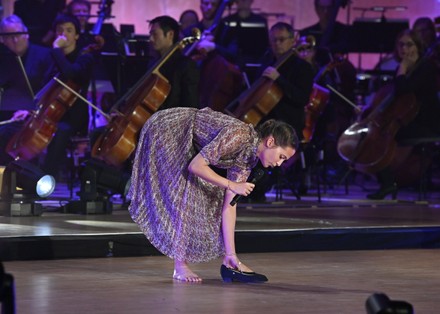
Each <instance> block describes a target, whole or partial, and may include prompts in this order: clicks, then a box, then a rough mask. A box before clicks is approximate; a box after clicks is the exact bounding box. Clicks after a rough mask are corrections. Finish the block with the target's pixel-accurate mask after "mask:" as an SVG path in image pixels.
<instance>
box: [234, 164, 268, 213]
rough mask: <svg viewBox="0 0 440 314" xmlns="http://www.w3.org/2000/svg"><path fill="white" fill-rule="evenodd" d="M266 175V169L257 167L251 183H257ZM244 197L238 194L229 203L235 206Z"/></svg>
mask: <svg viewBox="0 0 440 314" xmlns="http://www.w3.org/2000/svg"><path fill="white" fill-rule="evenodd" d="M263 175H264V170H262V169H257V170H255V172H254V173H253V178H252V179H251V181H250V182H251V183H254V184H255V183H256V182H257V181H258V180H260V179H261V178H262V177H263ZM242 197H243V195H240V194H236V195H235V196H234V198H233V199H232V201H231V202H230V203H229V205H231V206H234V205H235V204H237V203H238V201H239V200H240V199H241V198H242Z"/></svg>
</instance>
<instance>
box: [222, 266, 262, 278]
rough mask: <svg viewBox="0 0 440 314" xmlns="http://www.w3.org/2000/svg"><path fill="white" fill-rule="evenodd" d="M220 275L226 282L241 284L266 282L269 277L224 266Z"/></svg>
mask: <svg viewBox="0 0 440 314" xmlns="http://www.w3.org/2000/svg"><path fill="white" fill-rule="evenodd" d="M220 274H221V275H222V279H223V281H224V282H232V281H234V280H235V281H240V282H266V281H267V277H266V276H264V275H262V274H258V273H256V272H244V271H239V270H236V269H233V268H229V267H226V266H225V265H223V264H222V266H221V267H220Z"/></svg>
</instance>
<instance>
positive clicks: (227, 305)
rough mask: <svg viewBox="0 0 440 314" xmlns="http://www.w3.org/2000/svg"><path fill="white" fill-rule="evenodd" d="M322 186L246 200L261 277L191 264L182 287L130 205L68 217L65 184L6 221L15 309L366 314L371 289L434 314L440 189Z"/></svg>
mask: <svg viewBox="0 0 440 314" xmlns="http://www.w3.org/2000/svg"><path fill="white" fill-rule="evenodd" d="M326 192H327V193H325V194H323V195H322V198H321V201H320V202H318V199H317V197H316V195H310V196H307V197H303V198H302V199H301V200H296V199H295V197H294V196H293V195H292V193H291V192H290V191H284V194H283V200H282V201H279V200H278V201H275V195H274V194H273V193H269V194H268V201H267V202H266V203H262V204H239V208H238V220H237V233H236V239H237V251H238V252H239V253H240V257H241V259H242V260H243V262H245V263H247V264H249V266H251V267H253V268H254V269H255V270H256V271H258V272H262V273H265V274H266V275H267V276H268V278H269V282H268V283H265V284H258V285H255V284H236V283H234V284H225V283H222V281H221V278H220V274H219V267H220V264H221V260H215V261H211V262H209V263H203V264H198V265H194V270H195V271H196V272H197V273H198V274H199V275H200V276H201V277H202V278H203V279H204V282H203V283H202V284H184V283H179V282H174V281H173V280H172V279H171V273H172V262H171V260H170V259H168V258H167V257H164V256H162V255H160V254H159V253H158V252H157V251H156V250H155V249H154V248H153V247H152V246H151V245H150V244H149V243H148V241H147V240H146V239H145V237H144V236H143V234H142V233H141V232H140V231H139V229H138V227H137V226H136V225H135V224H134V223H133V222H132V220H131V218H130V217H129V215H128V213H127V210H126V208H124V206H120V205H118V204H115V207H114V210H113V212H112V213H111V214H102V215H80V214H73V213H67V212H65V211H64V210H63V205H65V204H66V203H67V202H68V200H67V199H66V195H67V194H68V193H67V192H66V189H65V187H64V189H63V188H61V190H58V191H57V193H55V195H54V197H53V198H52V199H51V200H50V201H45V202H44V208H45V210H44V211H43V214H42V215H41V216H36V217H7V216H0V260H2V261H3V265H4V267H5V270H6V272H8V273H10V274H12V275H13V276H14V278H15V284H16V287H15V288H16V302H17V313H79V312H81V311H88V312H91V313H206V312H213V313H263V312H269V311H273V312H275V313H366V310H365V301H366V299H367V298H368V297H369V296H370V295H371V294H372V293H374V292H383V293H386V294H387V295H388V296H389V297H390V298H391V299H393V300H405V301H407V302H410V303H411V304H412V305H413V306H414V308H415V310H416V313H418V314H420V313H436V309H437V308H439V306H440V299H439V298H438V295H439V293H440V273H439V272H438V266H437V265H438V260H439V258H440V250H439V249H438V248H439V247H440V192H438V191H430V193H429V194H428V198H427V199H426V201H423V202H419V201H417V198H418V194H417V192H416V191H413V190H404V191H402V192H401V193H400V194H399V195H398V200H396V201H391V200H384V201H367V200H366V199H365V194H366V191H365V190H364V188H360V187H358V186H350V187H349V193H348V194H346V192H345V190H344V189H343V188H341V187H340V188H338V189H332V190H328V191H326Z"/></svg>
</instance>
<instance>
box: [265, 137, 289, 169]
mask: <svg viewBox="0 0 440 314" xmlns="http://www.w3.org/2000/svg"><path fill="white" fill-rule="evenodd" d="M263 145H264V146H263V149H262V150H261V151H260V153H259V155H258V158H259V159H260V161H261V164H262V165H263V167H264V168H268V167H271V168H274V167H277V166H281V164H282V163H283V162H284V161H286V160H288V159H289V158H290V157H292V156H293V155H295V152H296V151H295V149H293V148H292V147H281V146H277V145H275V140H274V138H273V137H272V136H269V137H268V138H266V139H265V140H264V142H263Z"/></svg>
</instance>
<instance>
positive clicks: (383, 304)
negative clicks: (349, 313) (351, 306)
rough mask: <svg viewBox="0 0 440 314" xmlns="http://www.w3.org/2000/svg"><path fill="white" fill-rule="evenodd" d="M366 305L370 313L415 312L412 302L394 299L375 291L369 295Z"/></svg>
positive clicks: (394, 313) (400, 313)
mask: <svg viewBox="0 0 440 314" xmlns="http://www.w3.org/2000/svg"><path fill="white" fill-rule="evenodd" d="M365 307H366V308H367V313H368V314H413V313H414V310H413V307H412V305H411V304H409V303H408V302H406V301H393V300H390V298H388V296H387V295H385V294H384V293H374V294H372V295H371V296H370V297H368V299H367V301H366V303H365Z"/></svg>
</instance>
